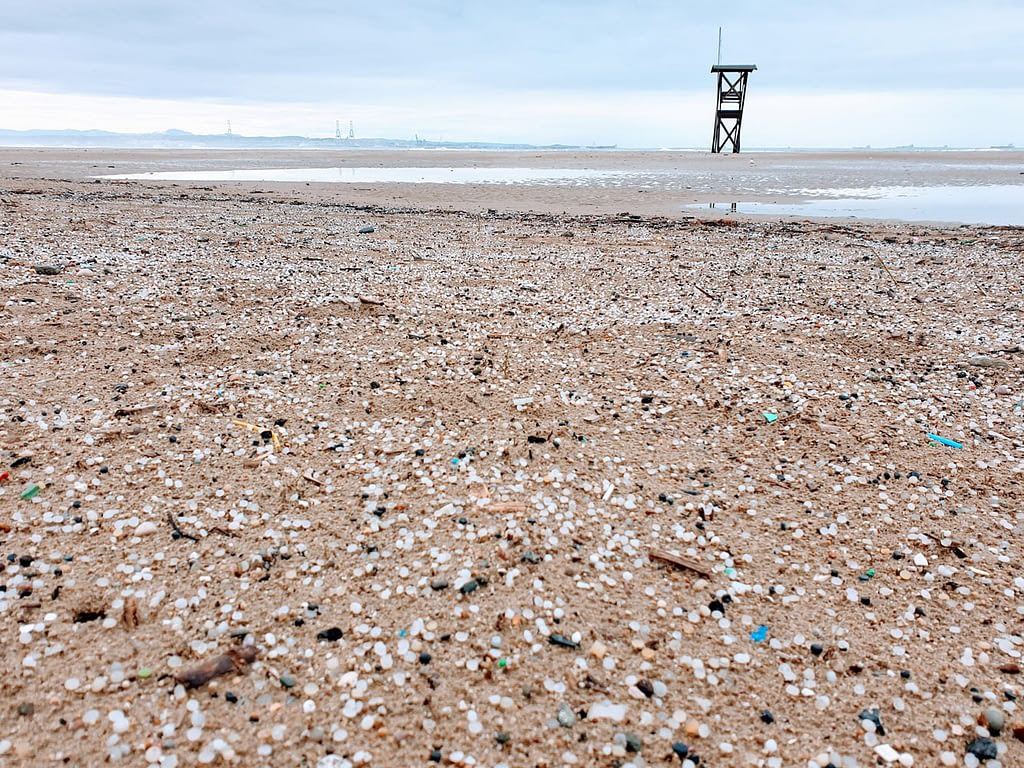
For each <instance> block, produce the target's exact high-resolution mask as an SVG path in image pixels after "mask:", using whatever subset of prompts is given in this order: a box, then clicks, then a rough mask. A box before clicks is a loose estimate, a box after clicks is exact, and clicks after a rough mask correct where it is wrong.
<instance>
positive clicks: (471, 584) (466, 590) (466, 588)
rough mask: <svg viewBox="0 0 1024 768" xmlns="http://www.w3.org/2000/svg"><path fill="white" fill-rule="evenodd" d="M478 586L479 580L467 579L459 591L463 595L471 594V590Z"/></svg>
mask: <svg viewBox="0 0 1024 768" xmlns="http://www.w3.org/2000/svg"><path fill="white" fill-rule="evenodd" d="M479 586H480V582H479V581H478V580H476V579H470V580H469V581H467V582H466V583H465V584H463V585H462V588H461V589H460V590H459V591H460V592H461V593H462V594H464V595H468V594H471V593H473V592H476V590H477V588H479Z"/></svg>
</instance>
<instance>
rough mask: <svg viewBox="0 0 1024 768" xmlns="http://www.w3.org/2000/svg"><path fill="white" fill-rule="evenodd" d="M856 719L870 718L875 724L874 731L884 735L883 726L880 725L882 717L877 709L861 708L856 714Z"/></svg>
mask: <svg viewBox="0 0 1024 768" xmlns="http://www.w3.org/2000/svg"><path fill="white" fill-rule="evenodd" d="M857 719H858V720H870V721H871V722H872V723H874V724H875V732H876V733H877V734H878V735H879V736H885V728H883V727H882V717H881V715H880V713H879V711H878V710H877V709H862V710H861V712H860V714H859V715H857Z"/></svg>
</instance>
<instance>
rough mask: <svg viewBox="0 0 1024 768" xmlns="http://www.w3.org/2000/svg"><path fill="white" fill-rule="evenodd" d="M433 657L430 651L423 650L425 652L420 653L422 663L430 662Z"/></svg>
mask: <svg viewBox="0 0 1024 768" xmlns="http://www.w3.org/2000/svg"><path fill="white" fill-rule="evenodd" d="M432 658H433V657H432V656H431V655H430V654H429V653H427V652H426V651H423V653H421V654H420V664H429V663H430V660H431V659H432Z"/></svg>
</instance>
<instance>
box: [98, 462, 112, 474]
mask: <svg viewBox="0 0 1024 768" xmlns="http://www.w3.org/2000/svg"><path fill="white" fill-rule="evenodd" d="M109 471H110V468H109V467H108V466H107V465H106V464H104V465H103V466H102V467H100V474H101V475H105V474H107V472H109Z"/></svg>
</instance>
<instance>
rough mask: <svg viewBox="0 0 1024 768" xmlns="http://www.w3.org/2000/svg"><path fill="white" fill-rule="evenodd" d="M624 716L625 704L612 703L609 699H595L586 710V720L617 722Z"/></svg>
mask: <svg viewBox="0 0 1024 768" xmlns="http://www.w3.org/2000/svg"><path fill="white" fill-rule="evenodd" d="M625 718H626V705H625V704H612V703H611V702H610V701H607V700H605V701H595V702H594V703H593V704H591V705H590V709H589V710H588V711H587V720H614V721H615V722H617V723H620V722H622V721H623V720H624V719H625Z"/></svg>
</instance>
